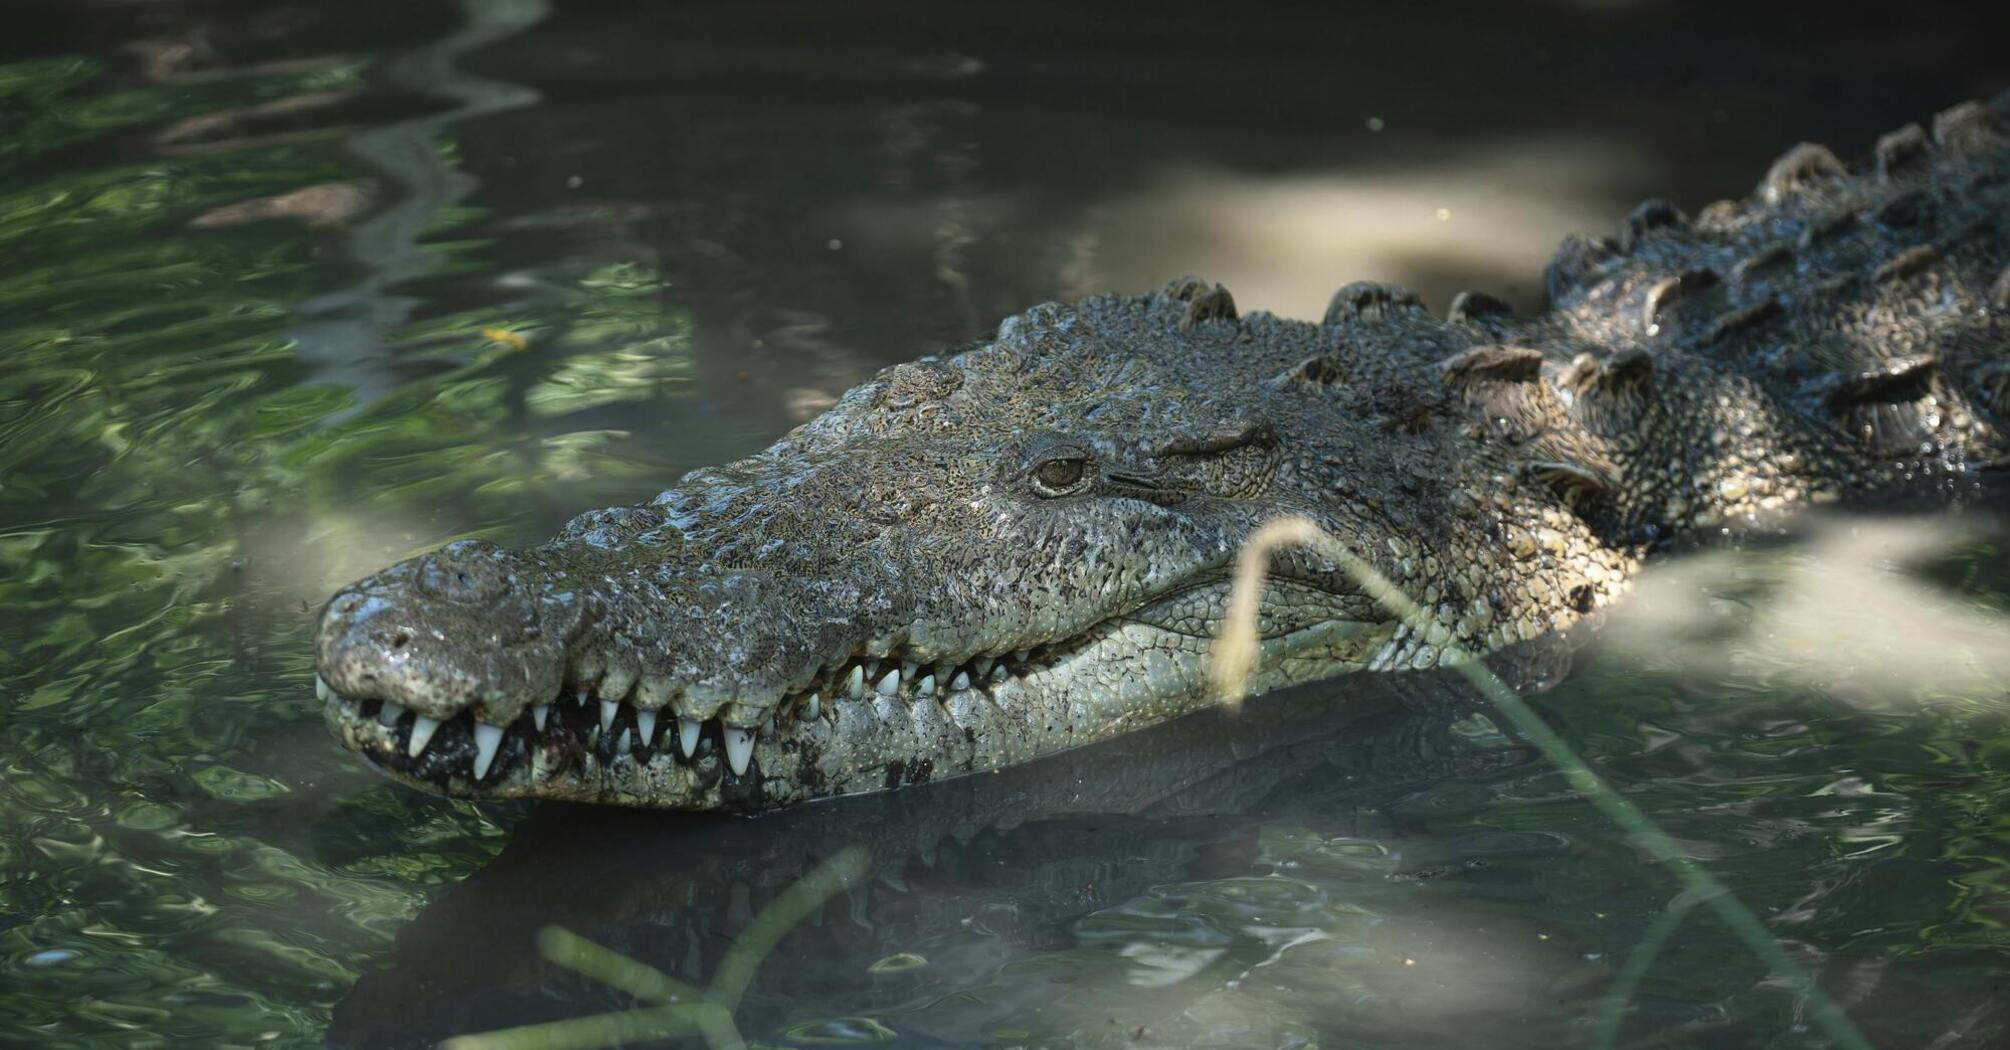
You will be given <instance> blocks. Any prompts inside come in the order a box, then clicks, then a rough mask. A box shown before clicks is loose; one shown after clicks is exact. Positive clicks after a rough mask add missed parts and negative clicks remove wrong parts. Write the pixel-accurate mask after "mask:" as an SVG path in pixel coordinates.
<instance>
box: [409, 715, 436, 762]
mask: <svg viewBox="0 0 2010 1050" xmlns="http://www.w3.org/2000/svg"><path fill="white" fill-rule="evenodd" d="M438 728H440V720H439V719H437V718H427V717H426V716H425V715H420V716H418V717H417V718H414V719H412V739H411V740H409V741H406V743H405V754H407V755H409V756H411V757H413V758H417V757H419V753H420V752H422V751H424V750H425V749H426V741H428V740H431V739H432V738H433V730H435V729H438Z"/></svg>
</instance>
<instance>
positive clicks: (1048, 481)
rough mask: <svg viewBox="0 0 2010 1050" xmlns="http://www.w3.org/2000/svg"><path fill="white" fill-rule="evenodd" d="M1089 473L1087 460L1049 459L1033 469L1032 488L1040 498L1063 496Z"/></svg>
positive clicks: (1070, 458)
mask: <svg viewBox="0 0 2010 1050" xmlns="http://www.w3.org/2000/svg"><path fill="white" fill-rule="evenodd" d="M1088 473H1089V464H1088V461H1087V460H1084V459H1081V458H1079V457H1074V456H1070V457H1067V458H1065V459H1050V460H1048V461H1047V462H1045V463H1042V464H1040V465H1039V466H1038V467H1035V468H1034V469H1033V488H1034V490H1035V491H1037V492H1039V493H1040V494H1041V495H1042V496H1065V495H1067V494H1068V493H1069V492H1071V491H1073V490H1074V489H1075V488H1076V487H1077V486H1079V485H1080V484H1081V483H1082V479H1083V478H1084V477H1086V476H1087V475H1088Z"/></svg>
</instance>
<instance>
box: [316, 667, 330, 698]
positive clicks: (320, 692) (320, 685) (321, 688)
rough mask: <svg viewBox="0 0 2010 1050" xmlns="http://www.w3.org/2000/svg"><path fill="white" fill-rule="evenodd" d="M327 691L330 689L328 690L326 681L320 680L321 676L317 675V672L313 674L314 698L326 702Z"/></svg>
mask: <svg viewBox="0 0 2010 1050" xmlns="http://www.w3.org/2000/svg"><path fill="white" fill-rule="evenodd" d="M329 692H330V690H329V688H328V683H327V682H324V681H322V680H321V676H320V675H318V674H317V675H315V676H314V698H315V699H316V700H319V701H321V702H322V703H324V704H325V703H327V702H328V693H329Z"/></svg>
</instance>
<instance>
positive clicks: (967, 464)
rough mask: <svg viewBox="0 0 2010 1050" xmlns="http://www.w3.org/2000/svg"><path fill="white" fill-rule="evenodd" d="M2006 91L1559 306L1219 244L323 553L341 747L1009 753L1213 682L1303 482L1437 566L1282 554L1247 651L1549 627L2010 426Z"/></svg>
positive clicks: (857, 783) (1865, 493)
mask: <svg viewBox="0 0 2010 1050" xmlns="http://www.w3.org/2000/svg"><path fill="white" fill-rule="evenodd" d="M2006 263H2010V96H2005V97H2003V98H1999V99H1998V100H1997V101H1996V102H1994V103H1992V104H1989V105H1987V106H1984V105H1979V104H1972V103H1971V104H1967V105H1964V106H1960V107H1956V108H1954V109H1951V110H1949V111H1947V112H1945V113H1943V114H1941V115H1940V116H1939V117H1938V118H1936V120H1935V121H1934V126H1933V129H1932V131H1930V132H1928V131H1926V130H1924V129H1921V128H1918V127H1908V128H1906V129H1903V130H1901V131H1899V132H1896V133H1894V134H1892V135H1888V136H1886V137H1885V138H1884V139H1882V140H1880V141H1879V143H1878V144H1877V147H1876V149H1875V151H1874V153H1873V155H1872V157H1871V158H1870V159H1869V160H1867V161H1866V162H1864V163H1862V164H1859V165H1856V166H1854V167H1846V166H1845V165H1843V164H1842V163H1840V162H1839V161H1837V160H1836V158H1835V157H1834V156H1833V155H1832V154H1830V153H1829V152H1828V151H1827V150H1824V149H1821V148H1819V147H1814V146H1800V147H1796V148H1795V149H1794V150H1792V151H1789V152H1788V153H1787V154H1786V155H1785V156H1783V157H1782V158H1781V159H1780V161H1779V162H1778V163H1777V164H1775V165H1774V167H1773V169H1772V170H1771V171H1769V172H1768V173H1767V175H1766V177H1765V180H1764V181H1763V182H1762V183H1761V185H1760V187H1759V189H1758V191H1757V192H1756V193H1755V194H1754V196H1753V197H1752V198H1751V199H1749V200H1747V201H1743V202H1721V203H1719V204H1715V205H1712V206H1710V207H1709V208H1706V209H1704V210H1703V212H1702V213H1701V214H1700V215H1699V216H1697V217H1696V219H1695V220H1694V221H1693V222H1691V221H1690V220H1689V219H1687V218H1686V217H1685V216H1683V215H1681V213H1680V212H1678V211H1677V210H1676V209H1675V208H1673V207H1672V206H1670V205H1668V204H1666V203H1663V202H1648V203H1647V204H1643V205H1642V206H1640V207H1639V208H1637V209H1635V210H1634V212H1633V213H1632V214H1631V215H1629V216H1628V217H1627V219H1626V221H1625V223H1624V224H1623V226H1622V228H1621V230H1620V234H1619V236H1618V237H1617V238H1616V239H1611V240H1607V239H1598V240H1590V239H1573V240H1571V241H1569V242H1566V244H1565V245H1564V247H1563V249H1562V250H1561V251H1560V252H1559V254H1558V256H1557V258H1556V259H1555V261H1553V262H1552V263H1551V265H1550V269H1549V273H1548V298H1549V304H1550V305H1549V307H1548V309H1546V310H1545V311H1544V312H1542V313H1540V314H1538V315H1536V316H1533V317H1514V316H1511V315H1510V314H1509V312H1508V311H1507V310H1506V309H1505V308H1504V307H1502V306H1500V304H1498V303H1496V302H1495V301H1493V300H1491V299H1489V298H1488V297H1486V296H1483V295H1478V294H1470V293H1469V294H1467V295H1462V296H1460V297H1459V298H1458V300H1456V301H1455V302H1454V303H1453V305H1452V308H1451V311H1450V315H1449V317H1447V318H1446V319H1444V320H1438V319H1436V318H1434V317H1432V316H1429V315H1427V314H1426V313H1425V312H1424V311H1423V309H1422V307H1421V305H1420V304H1419V303H1418V302H1417V300H1416V299H1415V297H1414V296H1412V295H1410V294H1409V293H1407V292H1404V291H1402V290H1401V289H1396V288H1392V287H1388V286H1384V285H1376V284H1365V283H1364V284H1356V285H1349V286H1348V287H1346V288H1343V289H1341V290H1340V292H1338V293H1337V294H1336V295H1335V296H1334V299H1333V303H1332V305H1331V306H1330V307H1329V309H1328V311H1327V314H1326V316H1325V318H1323V319H1322V321H1321V322H1320V323H1317V324H1314V323H1307V322H1300V321H1289V320H1282V319H1278V318H1274V317H1271V316H1269V315H1266V314H1253V315H1249V316H1239V315H1238V313H1237V311H1236V309H1235V305H1234V302H1233V300H1232V298H1231V297H1230V296H1229V294H1228V293H1227V292H1226V291H1225V290H1223V289H1221V288H1220V287H1218V286H1210V285H1207V284H1205V283H1204V282H1200V281H1197V280H1192V279H1186V280H1181V281H1176V282H1174V283H1173V284H1172V285H1170V286H1168V287H1167V288H1166V289H1164V290H1163V291H1162V292H1160V293H1158V294H1155V295H1149V296H1109V297H1100V298H1093V299H1088V300H1084V301H1082V302H1080V303H1076V304H1072V305H1056V304H1049V305H1045V306H1040V307H1035V308H1034V309H1032V310H1029V311H1027V312H1026V313H1024V314H1022V315H1020V316H1017V317H1014V318H1011V319H1008V320H1007V321H1006V322H1005V323H1004V324H1003V325H1001V326H1000V328H999V331H998V334H997V336H996V337H995V338H994V339H993V340H991V341H990V342H988V343H984V344H980V345H977V346H975V347H972V348H970V349H968V350H966V351H964V352H962V353H959V354H957V355H955V356H953V357H947V358H939V359H938V358H926V359H923V360H921V361H918V362H914V363H910V364H903V365H897V366H895V367H893V368H889V369H887V370H885V371H883V372H881V373H880V374H879V375H878V376H877V377H875V378H874V379H873V380H871V381H870V382H867V383H865V384H863V385H861V386H859V387H857V388H855V389H853V390H852V391H850V392H849V393H847V394H846V395H845V396H844V398H843V399H842V400H841V401H840V402H839V403H838V405H837V406H835V407H834V408H832V409H831V410H830V411H829V412H827V413H826V414H824V415H823V416H821V417H819V418H818V419H816V420H813V421H811V422H810V423H807V424H805V425H804V426H802V427H800V428H798V429H797V430H795V431H794V432H792V433H790V434H789V435H788V436H786V437H784V438H783V439H782V440H781V441H779V442H777V443H776V444H775V445H774V446H773V447H771V448H769V449H767V450H766V451H764V452H762V453H760V454H758V455H755V456H752V457H749V458H747V459H744V460H741V461H738V462H736V463H732V464H728V465H726V466H723V467H719V468H713V469H707V470H700V471H695V472H693V473H691V474H688V475H686V476H685V477H684V478H682V479H681V480H680V481H679V482H678V483H677V485H676V486H675V487H673V488H671V489H670V490H668V491H666V492H664V493H663V494H662V495H660V496H658V497H657V498H656V499H655V500H653V501H651V502H650V503H648V504H644V505H641V506H636V507H622V508H614V509H610V510H602V511H594V512H591V513H588V514H586V515H583V516H581V517H580V518H578V519H576V520H574V521H573V522H572V523H570V524H569V525H567V526H566V528H565V529H564V530H563V531H562V532H561V533H560V535H559V536H558V537H557V538H555V539H553V540H552V541H551V542H549V543H546V544H544V545H542V546H539V547H535V548H531V549H528V550H521V551H512V550H505V549H503V548H499V547H496V546H494V545H492V544H486V543H477V542H464V543H457V544H452V545H450V546H448V547H446V548H444V549H442V550H440V551H438V552H435V553H433V554H428V555H425V556H422V557H420V558H416V559H413V560H411V561H408V562H405V563H403V564H400V565H398V566H394V567H393V568H391V569H388V570H386V571H385V572H383V573H380V574H378V575H376V576H373V577H371V578H369V579H366V580H364V581H362V582H360V583H358V584H356V585H354V586H352V587H350V588H348V589H346V590H344V591H343V592H342V593H340V594H337V595H336V596H335V597H334V598H333V599H332V600H331V601H330V602H329V604H328V606H327V608H326V609H325V610H324V612H323V614H322V619H321V624H320V628H319V632H318V638H317V643H318V646H317V665H318V670H319V674H320V679H321V685H322V693H323V700H324V702H325V704H326V715H327V719H328V722H329V724H330V726H331V728H332V729H333V730H334V731H335V733H336V735H337V736H338V737H339V738H340V739H341V740H342V741H343V742H344V743H345V744H346V745H347V746H349V747H351V748H353V749H355V750H357V751H359V752H360V753H362V754H363V755H364V756H365V757H367V758H368V759H370V760H371V761H373V762H375V763H377V764H378V765H379V766H381V767H382V768H384V769H386V770H387V771H389V772H390V773H391V774H392V775H394V776H396V777H397V778H399V779H400V780H403V781H405V782H407V783H409V784H412V785H414V786H417V787H421V788H424V789H427V790H432V791H437V792H442V793H446V794H452V795H456V796H462V797H476V798H503V797H542V798H564V799H573V800H580V801H598V802H609V803H618V804H627V805H643V806H660V807H667V808H684V809H759V808H767V807H772V806H777V805H783V804H786V803H789V802H794V801H799V800H803V799H809V798H816V797H822V796H829V795H836V794H847V793H853V792H858V791H866V790H873V789H879V788H886V787H893V786H897V785H900V784H904V783H914V782H920V781H925V780H929V779H933V778H939V777H943V776H948V775H953V774H956V773H962V772H969V771H975V770H982V769H987V768H995V767H998V766H1001V765H1006V764H1011V763H1016V762H1020V761H1024V760H1026V759H1029V758H1032V757H1034V756H1037V755H1041V754H1046V753H1049V752H1053V751H1058V750H1061V749H1064V748H1068V747H1072V746H1075V745H1078V744H1083V743H1088V742H1090V741H1093V740H1097V739H1101V738H1104V737H1108V736H1112V735H1115V734H1118V733H1122V732H1126V731H1129V730H1132V729H1136V728H1140V727H1143V726H1147V725H1151V724H1154V723H1158V722H1162V721H1165V720H1167V719H1170V718H1173V717H1175V716H1177V715H1179V714H1182V713H1184V712H1187V711H1189V710H1192V709H1194V708H1196V707H1199V706H1202V705H1205V704H1207V703H1210V702H1212V700H1213V697H1212V696H1211V694H1210V692H1209V687H1208V685H1207V678H1206V675H1205V673H1204V671H1205V667H1204V664H1205V659H1206V653H1207V650H1208V644H1209V641H1210V639H1211V637H1212V635H1213V633H1214V629H1215V627H1216V625H1217V624H1218V622H1219V620H1220V618H1221V616H1222V615H1223V609H1224V604H1225V599H1226V595H1227V592H1228V584H1229V576H1230V573H1231V572H1232V569H1233V565H1234V559H1235V555H1236V552H1237V550H1238V549H1239V547H1240V546H1241V544H1242V542H1243V541H1244V539H1246V538H1247V537H1248V535H1249V534H1250V533H1251V532H1252V531H1254V530H1255V529H1256V528H1257V527H1258V526H1260V525H1261V524H1262V523H1263V522H1265V521H1268V520H1271V519H1273V518H1277V517H1280V516H1284V515H1302V516H1304V517H1307V518H1310V519H1311V520H1313V521H1314V522H1316V523H1318V524H1319V525H1320V526H1321V527H1323V528H1324V529H1325V530H1326V531H1328V532H1329V533H1332V534H1333V535H1334V536H1336V537H1338V538H1340V539H1341V540H1342V541H1343V542H1345V543H1346V544H1347V545H1348V546H1349V547H1350V548H1351V549H1353V550H1354V551H1356V552H1358V553H1359V554H1361V555H1362V556H1364V557H1366V558H1368V559H1370V560H1371V561H1373V562H1374V563H1375V564H1376V566H1377V567H1378V568H1379V569H1380V570H1381V571H1382V572H1383V573H1384V574H1385V575H1387V576H1389V577H1390V578H1391V579H1392V580H1394V581H1395V582H1396V583H1397V584H1398V585H1400V586H1402V587H1403V588H1404V589H1405V590H1406V591H1407V592H1408V593H1410V594H1411V595H1413V596H1414V597H1416V598H1417V599H1418V600H1419V602H1420V603H1422V604H1423V605H1424V606H1425V607H1426V608H1428V609H1430V610H1431V611H1432V612H1433V613H1434V615H1435V619H1436V621H1437V622H1436V623H1435V624H1434V625H1433V626H1432V627H1431V628H1430V629H1429V630H1428V631H1425V632H1422V633H1412V632H1409V631H1407V630H1405V629H1402V628H1400V627H1399V625H1398V623H1397V622H1396V618H1395V617H1394V616H1393V615H1392V614H1390V613H1389V612H1387V611H1386V610H1384V609H1382V608H1380V607H1378V606H1377V605H1376V603H1375V602H1373V601H1372V600H1369V599H1368V598H1367V597H1365V596H1364V595H1362V594H1361V593H1360V592H1359V591H1358V589H1357V588H1356V587H1355V585H1354V584H1353V582H1352V580H1351V579H1350V578H1349V577H1348V576H1347V575H1346V573H1344V572H1343V571H1341V570H1340V569H1339V567H1338V566H1336V565H1334V564H1331V563H1329V562H1327V561H1326V560H1324V559H1322V558H1321V557H1319V556H1317V555H1316V554H1313V553H1309V552H1295V553H1287V554H1283V555H1280V556H1279V557H1278V558H1276V559H1275V560H1274V561H1273V562H1272V565H1271V583H1270V585H1269V586H1268V587H1266V588H1265V592H1264V600H1263V605H1262V607H1261V609H1260V615H1259V628H1260V633H1261V636H1262V640H1263V641H1262V654H1261V658H1260V661H1259V665H1258V669H1257V672H1256V676H1255V678H1254V680H1253V681H1252V682H1251V685H1252V686H1253V687H1255V688H1259V689H1261V688H1271V687H1275V686H1281V685H1285V684H1290V683H1294V682H1301V681H1308V680H1313V679H1319V678H1325V677H1329V676H1333V675H1338V674H1342V673H1347V672H1354V671H1366V672H1399V671H1403V670H1409V669H1417V668H1427V667H1431V666H1434V665H1435V664H1437V663H1438V662H1439V661H1440V660H1441V659H1442V658H1443V656H1444V654H1445V653H1446V652H1447V643H1448V642H1453V641H1456V642H1457V646H1456V647H1455V649H1454V651H1457V650H1463V651H1467V652H1475V653H1484V652H1489V651H1493V650H1497V649H1500V648H1503V647H1505V646H1508V645H1511V644H1513V643H1515V642H1518V641H1522V640H1525V639H1530V638H1534V637H1537V636H1539V635H1542V634H1544V633H1546V632H1549V631H1552V630H1555V629H1557V628H1560V627H1564V626H1568V625H1569V624H1570V623H1572V622H1574V621H1575V620H1576V619H1578V618H1579V617H1581V616H1582V615H1584V614H1585V613H1586V612H1589V611H1591V610H1592V609H1595V608H1597V607H1599V606H1601V605H1604V604H1606V603H1607V602H1609V601H1611V600H1612V599H1613V598H1614V597H1616V596H1617V595H1618V594H1619V593H1620V592H1621V591H1622V590H1623V589H1624V588H1625V586H1626V584H1627V581H1628V580H1629V579H1630V578H1631V576H1632V574H1633V573H1634V572H1635V571H1637V569H1638V565H1639V559H1640V557H1641V556H1642V555H1643V554H1644V553H1646V552H1647V551H1649V550H1650V549H1652V548H1653V547H1654V546H1655V545H1657V544H1659V543H1662V542H1665V541H1666V540H1668V539H1670V538H1672V537H1675V536H1678V535H1681V534H1683V533H1685V532H1694V531H1698V530H1714V529H1720V528H1724V527H1729V526H1732V525H1735V524H1736V523H1738V522H1741V521H1745V520H1750V519H1752V518H1756V517H1769V516H1776V515H1781V514H1786V513H1789V512H1791V511H1792V510H1794V509H1796V508H1799V507H1803V506H1806V505H1809V504H1814V503H1821V502H1827V501H1834V500H1839V499H1845V498H1850V499H1855V498H1869V497H1875V496H1878V495H1880V494H1886V493H1890V492H1893V491H1895V490H1898V489H1900V488H1909V489H1919V488H1921V487H1925V488H1927V489H1929V490H1933V491H1938V492H1940V493H1942V494H1944V495H1947V496H1950V497H1951V496H1957V495H1959V493H1960V492H1961V491H1963V490H1964V489H1965V488H1966V487H1969V486H1972V485H1974V484H1975V483H1976V477H1977V472H1978V471H1980V470H1984V469H1988V468H1989V467H1991V466H1994V465H1998V464H2001V463H2003V462H2004V461H2005V459H2004V457H2005V455H2006V450H2010V440H2006V438H2005V434H2006V428H2010V268H2006Z"/></svg>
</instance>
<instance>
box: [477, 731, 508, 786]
mask: <svg viewBox="0 0 2010 1050" xmlns="http://www.w3.org/2000/svg"><path fill="white" fill-rule="evenodd" d="M502 738H503V728H502V727H501V726H492V725H490V724H488V723H487V722H481V721H477V722H476V723H475V779H476V780H480V779H481V778H483V777H485V776H488V775H489V767H490V766H492V765H494V764H495V761H496V751H497V750H499V749H500V748H501V747H502Z"/></svg>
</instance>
